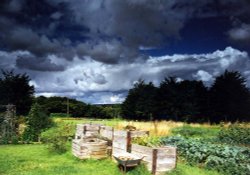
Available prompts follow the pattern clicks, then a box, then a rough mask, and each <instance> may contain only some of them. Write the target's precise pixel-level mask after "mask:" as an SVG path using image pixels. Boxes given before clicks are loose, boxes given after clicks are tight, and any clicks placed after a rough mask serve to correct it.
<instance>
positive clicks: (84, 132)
mask: <svg viewBox="0 0 250 175" xmlns="http://www.w3.org/2000/svg"><path fill="white" fill-rule="evenodd" d="M86 128H87V127H86V125H84V126H83V134H84V135H86Z"/></svg>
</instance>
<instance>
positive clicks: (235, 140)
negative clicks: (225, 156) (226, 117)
mask: <svg viewBox="0 0 250 175" xmlns="http://www.w3.org/2000/svg"><path fill="white" fill-rule="evenodd" d="M217 141H219V142H222V143H227V144H232V145H245V146H248V147H250V127H249V126H247V125H246V124H233V125H230V126H229V127H228V128H222V129H221V130H220V132H219V133H218V136H217Z"/></svg>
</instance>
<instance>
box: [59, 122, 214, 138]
mask: <svg viewBox="0 0 250 175" xmlns="http://www.w3.org/2000/svg"><path fill="white" fill-rule="evenodd" d="M61 120H62V121H65V122H70V123H72V124H80V123H99V124H103V125H107V126H113V127H114V128H115V129H124V128H125V127H126V126H127V125H131V126H134V127H136V129H138V130H144V131H149V132H150V135H152V136H167V135H171V130H173V128H177V127H179V128H180V127H183V126H184V125H188V126H191V127H197V128H201V127H202V128H211V127H216V126H212V125H210V124H208V123H205V124H198V123H191V124H186V123H184V122H174V121H147V122H142V121H126V120H121V119H108V120H102V119H87V118H81V119H76V118H57V119H55V121H61Z"/></svg>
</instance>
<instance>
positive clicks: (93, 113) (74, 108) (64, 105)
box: [34, 96, 120, 118]
mask: <svg viewBox="0 0 250 175" xmlns="http://www.w3.org/2000/svg"><path fill="white" fill-rule="evenodd" d="M34 101H35V102H37V103H38V104H40V105H41V106H42V108H43V109H44V110H45V111H48V113H49V114H50V115H52V116H56V115H57V114H60V116H59V117H68V116H67V109H69V117H78V118H80V117H88V118H115V117H118V116H119V115H120V107H119V106H117V105H112V106H111V105H109V106H97V105H90V104H86V103H84V102H81V101H77V100H75V99H69V98H67V97H48V98H47V97H44V96H40V97H37V98H35V99H34ZM56 117H58V116H56Z"/></svg>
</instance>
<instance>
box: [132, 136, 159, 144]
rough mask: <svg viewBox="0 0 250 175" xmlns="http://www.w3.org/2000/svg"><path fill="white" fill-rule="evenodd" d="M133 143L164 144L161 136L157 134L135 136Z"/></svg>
mask: <svg viewBox="0 0 250 175" xmlns="http://www.w3.org/2000/svg"><path fill="white" fill-rule="evenodd" d="M132 143H135V144H138V145H142V146H149V147H158V146H161V145H162V143H161V139H160V137H155V136H149V137H148V136H147V137H135V138H133V140H132Z"/></svg>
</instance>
